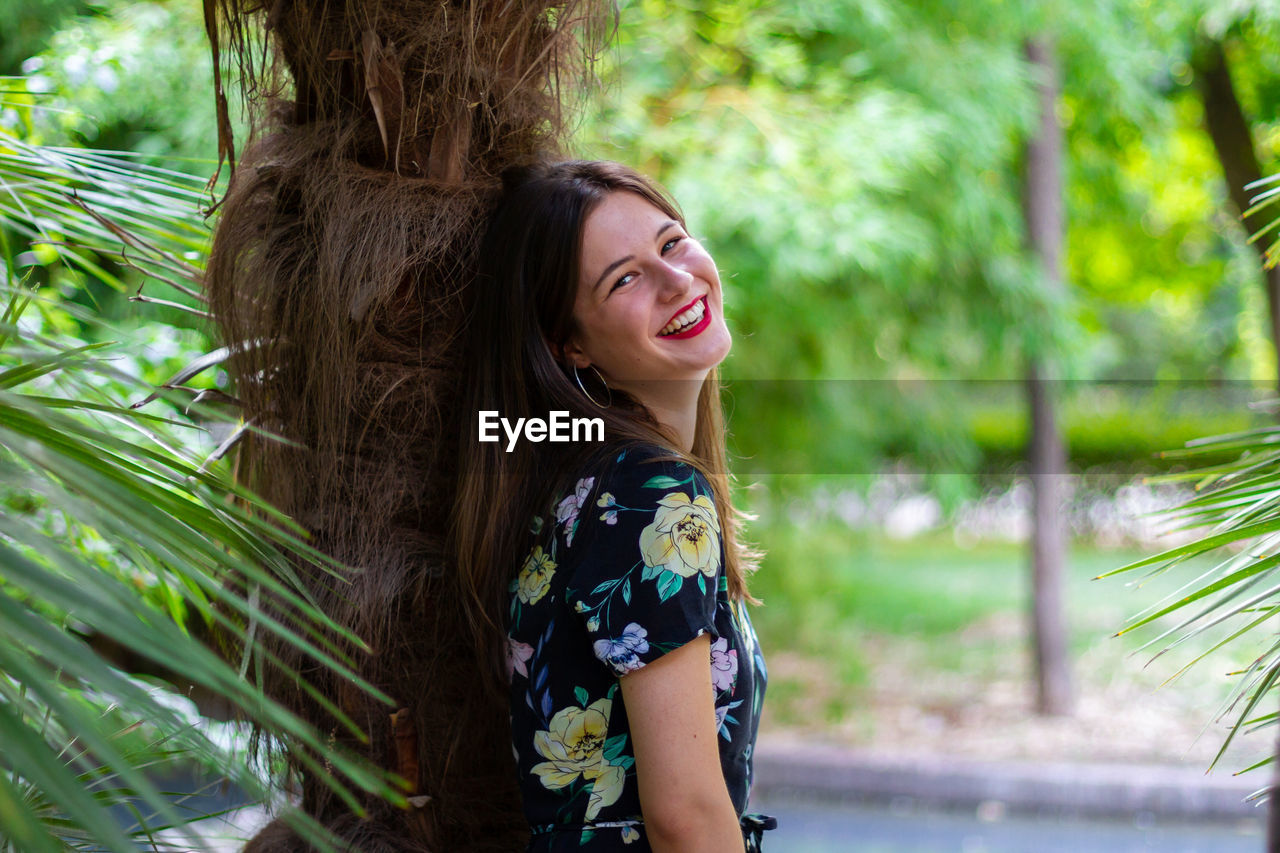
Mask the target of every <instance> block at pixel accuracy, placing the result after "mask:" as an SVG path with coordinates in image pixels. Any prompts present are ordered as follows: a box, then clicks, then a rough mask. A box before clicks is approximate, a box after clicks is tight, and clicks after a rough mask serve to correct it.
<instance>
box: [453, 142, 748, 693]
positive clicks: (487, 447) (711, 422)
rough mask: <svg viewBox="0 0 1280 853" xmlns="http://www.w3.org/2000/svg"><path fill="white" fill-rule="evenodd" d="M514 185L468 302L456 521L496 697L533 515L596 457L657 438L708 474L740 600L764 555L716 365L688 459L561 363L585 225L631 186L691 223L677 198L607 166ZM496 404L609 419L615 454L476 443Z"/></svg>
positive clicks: (538, 167)
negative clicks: (750, 523) (744, 511)
mask: <svg viewBox="0 0 1280 853" xmlns="http://www.w3.org/2000/svg"><path fill="white" fill-rule="evenodd" d="M503 183H504V192H503V195H502V198H501V200H500V202H499V204H498V207H497V209H496V210H495V212H494V214H493V217H492V219H491V220H490V224H489V228H488V231H487V234H486V236H485V238H484V242H483V243H482V245H481V250H480V270H479V274H478V275H477V279H476V285H475V286H474V287H473V288H472V290H471V294H470V295H471V301H470V305H469V322H468V331H467V342H466V350H465V351H466V352H467V355H468V360H467V366H466V373H465V374H464V388H465V390H464V392H463V395H462V405H463V410H462V413H461V414H462V419H461V420H462V421H463V422H465V423H466V424H467V428H466V430H465V431H464V432H463V434H462V436H461V444H460V448H459V467H458V472H459V480H458V484H457V488H456V490H455V504H454V513H453V518H452V523H451V526H450V543H451V547H452V553H453V555H454V558H455V560H456V566H455V569H456V571H455V572H454V574H453V576H454V577H455V578H456V579H457V582H458V583H459V584H460V585H461V587H460V589H459V598H460V599H461V600H462V601H464V602H466V603H467V609H468V624H469V626H470V628H471V631H472V633H473V638H474V640H475V648H476V650H477V652H478V654H479V655H480V656H481V663H482V670H481V671H482V672H484V673H485V674H486V676H487V677H486V678H485V679H484V680H485V683H486V685H487V686H489V687H491V688H494V689H495V690H501V689H502V687H503V679H504V670H503V667H502V662H503V660H504V658H503V645H502V639H503V637H502V633H503V632H502V627H501V620H500V618H498V617H499V614H501V613H502V612H503V604H504V596H505V595H506V593H507V586H508V583H509V581H510V579H511V577H512V575H513V573H514V571H515V569H516V567H517V565H518V561H519V556H520V554H521V552H522V550H523V549H524V548H527V547H528V527H529V521H530V520H531V518H532V517H533V516H535V515H538V514H541V513H542V512H543V511H544V510H545V509H547V508H548V507H547V502H548V501H549V500H550V499H551V498H552V496H553V495H554V494H555V493H556V492H557V487H558V486H560V485H561V484H562V483H564V482H565V479H566V478H567V477H569V476H571V475H573V474H574V472H576V471H580V470H582V469H583V467H584V466H586V465H587V464H588V463H589V462H592V461H598V462H599V464H604V463H605V461H606V459H607V458H608V457H609V456H611V455H612V454H613V453H614V452H616V450H617V449H618V448H619V446H622V445H635V444H642V443H643V444H657V445H659V446H661V447H663V448H664V449H666V450H667V451H669V454H670V455H669V456H668V457H665V458H672V459H680V460H683V461H686V462H688V463H690V464H692V465H693V466H694V467H696V468H697V469H698V470H699V471H701V472H702V474H703V475H704V476H706V477H707V479H708V480H709V481H710V483H711V487H712V491H713V492H714V499H715V504H716V511H717V514H718V515H719V517H720V524H721V531H722V535H723V537H724V543H725V573H726V575H727V576H728V580H729V591H730V595H732V596H733V597H735V598H749V596H748V594H747V589H746V575H747V574H748V573H749V571H750V570H751V568H753V567H754V561H755V559H756V555H755V554H754V553H753V552H752V551H750V550H749V549H748V548H746V547H745V546H744V545H743V543H742V542H741V541H740V539H739V536H738V528H739V518H740V516H739V514H738V513H737V512H736V511H735V510H734V507H733V504H732V501H731V497H730V478H729V472H728V465H727V459H726V452H725V424H724V414H723V411H722V408H721V403H720V391H721V388H720V380H719V374H718V371H717V370H714V369H713V370H712V371H711V373H710V374H709V375H708V376H707V378H706V380H705V381H704V382H703V384H702V388H701V389H700V391H699V395H698V404H697V427H696V430H695V433H694V441H693V447H692V449H691V451H690V452H689V453H684V452H682V451H681V450H679V449H678V447H677V442H676V440H675V437H674V435H673V434H671V432H670V431H668V430H667V429H666V428H664V427H663V426H662V425H661V424H659V423H658V422H657V421H656V420H655V419H654V418H653V416H652V415H651V414H650V413H649V412H648V410H646V409H645V407H644V406H643V405H642V404H641V403H640V402H639V401H637V400H635V399H634V398H632V397H630V396H629V395H627V394H625V393H623V392H621V391H619V390H617V389H613V390H612V391H611V392H605V391H604V390H603V389H602V388H598V387H597V388H596V390H595V391H594V392H592V393H591V398H594V399H591V398H589V397H588V396H587V394H586V393H584V390H583V388H581V387H580V386H579V384H578V380H577V378H575V377H574V375H573V374H572V373H571V372H570V369H569V367H568V366H567V365H565V364H564V363H562V362H561V361H560V360H559V359H557V358H556V355H555V352H557V351H560V348H561V347H562V346H563V344H564V343H565V341H566V340H567V339H568V338H569V337H570V335H571V333H572V332H573V328H574V319H573V305H574V296H575V293H576V291H577V287H578V280H579V272H580V261H581V255H582V234H583V226H584V224H585V223H586V220H587V217H588V216H590V214H591V212H592V211H593V210H595V208H596V207H597V206H598V205H599V204H600V203H601V202H602V201H603V200H604V198H605V197H606V196H607V195H608V194H610V193H614V192H630V193H635V194H636V195H638V196H640V197H641V198H643V199H645V200H646V201H648V202H649V203H651V204H653V205H654V206H655V207H657V208H658V209H659V210H661V211H662V212H663V213H665V214H666V215H668V216H670V217H671V218H672V219H675V220H677V221H679V222H680V223H681V225H683V224H684V217H683V216H682V215H681V213H680V211H679V209H678V208H677V207H676V205H675V203H674V201H672V199H671V198H670V197H669V196H668V195H667V194H666V193H665V192H664V191H663V190H662V189H661V188H660V187H658V186H657V185H656V184H654V183H653V182H651V181H649V180H648V179H646V178H645V177H644V176H642V175H640V174H639V173H637V172H635V171H633V170H632V169H629V168H627V167H626V166H622V165H620V164H617V163H611V162H607V161H582V160H575V161H567V162H560V163H537V164H534V165H530V166H525V167H521V168H518V169H512V170H508V171H507V172H506V173H505V174H504V176H503ZM587 372H588V373H590V371H587ZM582 381H586V379H585V378H584V379H583V380H582ZM606 393H608V394H609V398H610V400H611V403H610V404H609V405H608V406H607V407H606V408H600V406H599V404H597V403H596V402H594V400H598V399H601V398H602V396H604V395H605V394H606ZM485 410H488V411H494V410H496V411H498V412H500V413H501V414H502V416H503V417H505V418H508V419H512V418H517V417H522V418H527V417H534V416H539V415H542V416H545V415H546V414H547V413H548V412H552V411H567V412H568V413H569V415H570V417H588V418H591V417H598V418H601V419H602V420H603V421H604V433H605V437H606V442H605V445H604V447H600V446H592V445H582V444H576V443H565V444H558V445H557V444H550V443H541V444H538V445H537V446H536V447H535V446H532V445H530V444H528V443H526V442H517V443H516V445H515V447H514V448H512V449H511V450H510V452H508V450H507V448H506V447H505V446H503V445H501V443H481V442H479V441H477V439H476V436H477V421H478V413H479V412H480V411H485ZM592 457H594V460H593V459H592Z"/></svg>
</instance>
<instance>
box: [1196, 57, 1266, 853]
mask: <svg viewBox="0 0 1280 853" xmlns="http://www.w3.org/2000/svg"><path fill="white" fill-rule="evenodd" d="M1192 66H1193V67H1194V69H1195V74H1196V81H1197V82H1198V83H1199V86H1200V96H1201V98H1202V99H1203V101H1204V123H1205V128H1206V129H1207V130H1208V131H1209V136H1210V137H1211V138H1212V139H1213V149H1214V151H1216V152H1217V153H1218V162H1219V163H1221V164H1222V174H1223V177H1224V178H1226V181H1227V192H1228V193H1229V194H1230V196H1231V202H1232V204H1234V205H1235V208H1236V210H1237V211H1239V213H1240V215H1241V217H1242V218H1243V219H1244V227H1245V229H1246V230H1247V231H1248V232H1249V233H1250V234H1253V233H1255V232H1256V231H1258V230H1259V229H1260V228H1262V227H1263V226H1265V225H1266V224H1267V221H1268V220H1269V219H1270V218H1271V217H1272V216H1274V211H1260V212H1259V213H1257V214H1254V215H1253V216H1249V217H1245V216H1244V212H1245V211H1246V210H1248V209H1249V195H1250V193H1249V191H1248V190H1246V189H1245V186H1246V185H1248V184H1251V183H1253V182H1254V181H1256V180H1259V179H1260V178H1262V166H1261V165H1260V164H1259V163H1258V155H1257V153H1256V152H1255V151H1254V148H1253V134H1252V133H1251V132H1250V130H1249V121H1248V119H1247V118H1245V114H1244V110H1243V109H1242V108H1241V107H1240V99H1239V98H1237V97H1236V90H1235V86H1234V84H1232V82H1231V70H1230V69H1229V68H1228V67H1227V57H1226V54H1225V53H1224V52H1223V50H1222V43H1221V42H1219V41H1214V40H1204V41H1201V42H1200V44H1198V45H1197V46H1196V50H1195V53H1194V56H1193V57H1192ZM1253 247H1254V248H1255V249H1257V250H1258V258H1259V260H1260V261H1261V262H1262V275H1263V279H1264V283H1265V285H1266V293H1267V314H1268V316H1269V317H1270V320H1271V344H1272V346H1273V347H1274V348H1275V350H1276V366H1277V371H1276V372H1277V383H1280V268H1272V269H1267V265H1266V247H1265V241H1263V240H1259V241H1258V242H1256V243H1254V244H1253ZM1278 738H1280V736H1278ZM1275 755H1276V757H1277V758H1280V739H1277V741H1276V746H1275ZM1278 792H1280V762H1277V763H1276V769H1275V771H1273V773H1272V776H1271V802H1270V805H1269V807H1268V813H1267V848H1266V849H1267V850H1268V851H1269V853H1280V802H1278V801H1277V793H1278Z"/></svg>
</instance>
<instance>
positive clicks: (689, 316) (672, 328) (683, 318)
mask: <svg viewBox="0 0 1280 853" xmlns="http://www.w3.org/2000/svg"><path fill="white" fill-rule="evenodd" d="M706 312H707V302H706V300H705V299H699V300H698V301H697V302H695V303H694V305H693V307H692V308H690V309H689V310H687V311H684V312H682V313H681V314H679V315H678V316H676V317H675V318H673V319H672V321H671V322H670V323H668V324H667V325H666V326H665V327H663V329H662V331H661V332H658V335H659V337H661V336H664V335H674V334H676V333H677V332H682V331H684V330H685V328H687V327H688V326H692V325H693V324H695V323H697V322H698V321H699V320H701V319H702V315H703V314H705V313H706Z"/></svg>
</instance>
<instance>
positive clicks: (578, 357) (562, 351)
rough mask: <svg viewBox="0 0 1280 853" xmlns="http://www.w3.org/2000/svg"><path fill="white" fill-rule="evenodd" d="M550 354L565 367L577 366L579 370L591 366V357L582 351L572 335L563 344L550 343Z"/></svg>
mask: <svg viewBox="0 0 1280 853" xmlns="http://www.w3.org/2000/svg"><path fill="white" fill-rule="evenodd" d="M551 354H552V355H554V356H555V357H556V360H557V361H559V362H560V363H561V364H563V365H565V366H566V367H577V368H578V369H579V370H586V369H587V368H588V367H590V366H591V359H590V358H588V357H587V354H586V353H585V352H583V351H582V347H580V346H578V343H577V341H575V340H574V339H573V338H572V337H570V338H569V340H567V341H565V342H564V343H563V344H552V345H551Z"/></svg>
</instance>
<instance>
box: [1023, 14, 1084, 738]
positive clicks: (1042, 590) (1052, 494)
mask: <svg viewBox="0 0 1280 853" xmlns="http://www.w3.org/2000/svg"><path fill="white" fill-rule="evenodd" d="M1026 54H1027V58H1028V59H1029V60H1030V61H1031V63H1032V65H1033V66H1034V67H1035V70H1036V71H1037V72H1038V73H1039V74H1040V79H1041V82H1040V86H1039V95H1040V126H1039V128H1038V129H1037V131H1036V134H1035V136H1034V137H1033V138H1032V139H1031V140H1030V141H1029V142H1028V144H1027V151H1026V172H1025V184H1024V197H1023V213H1024V216H1025V217H1026V224H1027V235H1028V239H1029V242H1030V246H1031V250H1032V251H1033V252H1034V253H1035V255H1036V257H1037V258H1038V259H1039V261H1040V268H1041V270H1042V271H1043V280H1044V286H1045V287H1046V288H1050V289H1058V288H1061V287H1062V244H1063V212H1062V129H1061V127H1060V126H1059V124H1058V120H1057V114H1056V112H1055V107H1056V101H1057V97H1058V83H1057V77H1058V75H1057V63H1056V60H1055V58H1054V54H1053V47H1052V45H1051V44H1050V42H1049V41H1048V39H1046V38H1043V37H1041V38H1034V39H1031V40H1029V41H1028V42H1027V44H1026ZM1052 380H1053V367H1052V365H1051V364H1049V363H1047V362H1046V361H1045V360H1044V359H1043V358H1037V357H1033V358H1032V359H1031V362H1030V364H1029V365H1028V367H1027V393H1028V402H1029V406H1030V410H1031V444H1030V447H1029V457H1030V463H1031V482H1032V486H1033V488H1034V499H1033V517H1032V534H1031V535H1032V540H1031V570H1032V608H1031V624H1032V636H1033V641H1034V651H1035V663H1036V685H1037V696H1036V708H1037V710H1038V711H1039V712H1040V713H1042V714H1069V713H1071V711H1072V704H1073V702H1072V687H1071V662H1070V659H1069V653H1068V649H1067V628H1066V619H1065V617H1064V615H1063V614H1064V601H1063V577H1064V575H1065V573H1066V533H1065V531H1064V529H1063V519H1062V494H1061V488H1062V484H1063V479H1064V475H1065V474H1066V449H1065V447H1064V446H1063V440H1062V435H1061V433H1060V431H1059V430H1058V426H1057V418H1056V417H1055V414H1054V395H1053V387H1054V383H1053V381H1052Z"/></svg>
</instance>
